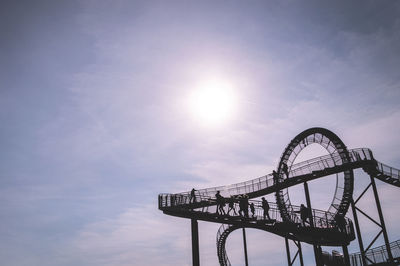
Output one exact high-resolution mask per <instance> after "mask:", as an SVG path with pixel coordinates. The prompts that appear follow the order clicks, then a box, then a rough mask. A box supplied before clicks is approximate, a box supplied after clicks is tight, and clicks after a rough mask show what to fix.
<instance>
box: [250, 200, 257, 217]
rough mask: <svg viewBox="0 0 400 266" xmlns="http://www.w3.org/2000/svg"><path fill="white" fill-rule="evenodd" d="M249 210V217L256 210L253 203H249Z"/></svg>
mask: <svg viewBox="0 0 400 266" xmlns="http://www.w3.org/2000/svg"><path fill="white" fill-rule="evenodd" d="M250 211H251V217H253V218H254V214H255V212H256V210H255V208H254V203H253V202H252V203H250Z"/></svg>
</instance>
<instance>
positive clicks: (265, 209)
mask: <svg viewBox="0 0 400 266" xmlns="http://www.w3.org/2000/svg"><path fill="white" fill-rule="evenodd" d="M261 199H262V203H261V204H262V205H261V206H262V208H263V210H264V213H263V217H264V220H265V217H268V220H271V217H270V216H269V213H268V211H269V204H268V201H267V200H266V199H265V198H264V197H262V198H261Z"/></svg>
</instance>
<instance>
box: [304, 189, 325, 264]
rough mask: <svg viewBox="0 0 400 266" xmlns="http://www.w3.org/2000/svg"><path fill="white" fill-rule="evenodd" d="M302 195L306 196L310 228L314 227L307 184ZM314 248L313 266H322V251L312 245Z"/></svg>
mask: <svg viewBox="0 0 400 266" xmlns="http://www.w3.org/2000/svg"><path fill="white" fill-rule="evenodd" d="M304 193H305V195H306V201H307V208H308V209H309V210H310V215H309V218H308V219H309V220H310V227H314V219H313V217H312V213H311V212H312V207H311V199H310V192H309V190H308V184H307V182H304ZM313 247H314V256H315V264H316V265H317V266H320V265H323V263H322V258H321V257H322V250H321V247H320V246H318V245H313Z"/></svg>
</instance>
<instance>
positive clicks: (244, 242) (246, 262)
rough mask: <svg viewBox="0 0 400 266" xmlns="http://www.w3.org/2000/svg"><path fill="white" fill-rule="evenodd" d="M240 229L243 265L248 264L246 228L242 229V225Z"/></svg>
mask: <svg viewBox="0 0 400 266" xmlns="http://www.w3.org/2000/svg"><path fill="white" fill-rule="evenodd" d="M242 231H243V245H244V261H245V265H246V266H249V261H248V259H247V243H246V230H245V229H244V227H243V228H242Z"/></svg>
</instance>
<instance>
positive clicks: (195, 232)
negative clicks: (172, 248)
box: [191, 219, 200, 266]
mask: <svg viewBox="0 0 400 266" xmlns="http://www.w3.org/2000/svg"><path fill="white" fill-rule="evenodd" d="M191 222H192V260H193V266H200V256H199V226H198V224H197V220H196V219H191Z"/></svg>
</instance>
